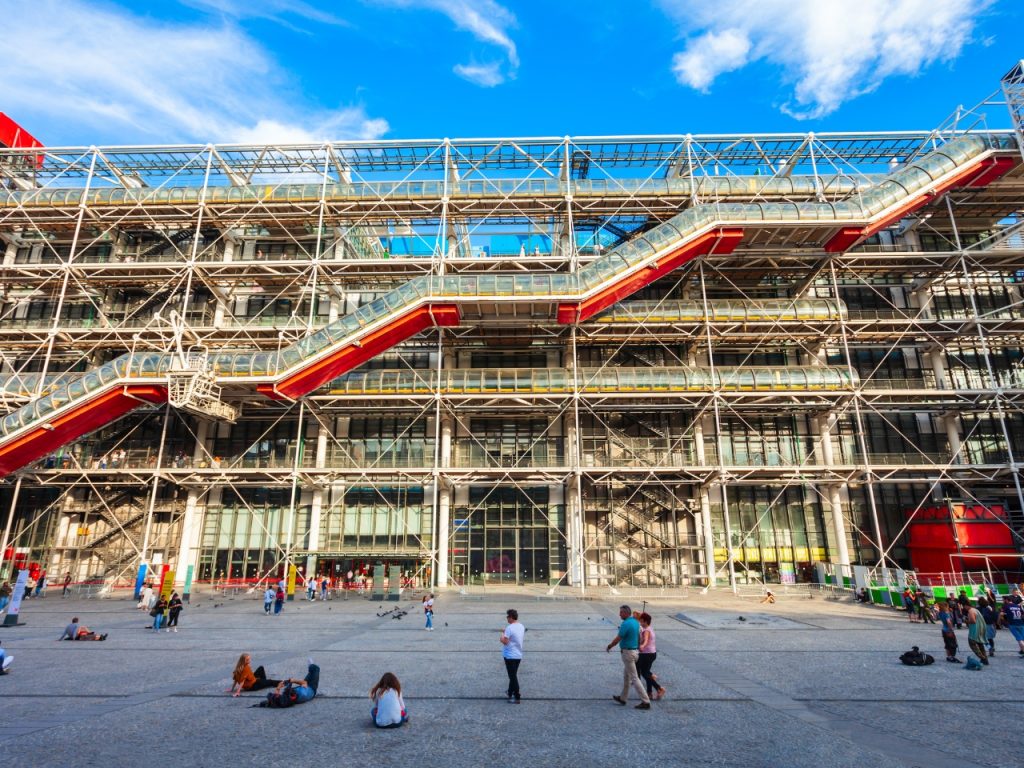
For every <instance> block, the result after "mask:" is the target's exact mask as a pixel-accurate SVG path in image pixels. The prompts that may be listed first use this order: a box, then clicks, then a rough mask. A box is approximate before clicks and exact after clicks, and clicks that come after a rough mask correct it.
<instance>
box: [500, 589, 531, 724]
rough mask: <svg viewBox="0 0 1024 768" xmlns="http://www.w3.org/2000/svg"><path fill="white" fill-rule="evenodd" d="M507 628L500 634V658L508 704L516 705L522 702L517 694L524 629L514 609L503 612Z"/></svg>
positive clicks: (524, 635)
mask: <svg viewBox="0 0 1024 768" xmlns="http://www.w3.org/2000/svg"><path fill="white" fill-rule="evenodd" d="M505 620H506V621H507V622H508V626H507V627H505V629H504V630H503V631H502V633H501V638H500V639H501V658H502V659H504V660H505V673H506V674H507V675H508V690H507V691H506V692H505V695H506V696H508V703H509V704H513V703H514V704H518V703H519V702H520V701H521V700H522V696H521V695H520V693H519V665H520V664H521V663H522V661H523V638H524V637H526V628H525V627H524V626H523V625H522V624H520V623H519V612H518V611H517V610H516V609H515V608H509V609H508V610H507V611H505Z"/></svg>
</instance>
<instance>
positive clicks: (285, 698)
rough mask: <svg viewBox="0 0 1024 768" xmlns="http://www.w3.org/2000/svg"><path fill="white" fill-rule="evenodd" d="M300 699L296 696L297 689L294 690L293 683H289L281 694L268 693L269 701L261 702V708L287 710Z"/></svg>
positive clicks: (275, 692)
mask: <svg viewBox="0 0 1024 768" xmlns="http://www.w3.org/2000/svg"><path fill="white" fill-rule="evenodd" d="M298 698H299V697H298V695H296V693H295V689H294V688H292V685H291V683H289V684H288V685H286V686H285V687H284V689H283V690H282V691H281V692H280V693H278V692H277V691H271V692H270V693H268V694H267V700H266V701H265V702H260V706H261V707H270V708H271V709H285V708H287V707H291V706H293V705H294V704H295V702H296V700H297V699H298Z"/></svg>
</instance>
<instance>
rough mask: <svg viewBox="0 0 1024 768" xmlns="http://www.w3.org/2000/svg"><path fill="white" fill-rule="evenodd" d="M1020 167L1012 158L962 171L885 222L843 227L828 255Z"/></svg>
mask: <svg viewBox="0 0 1024 768" xmlns="http://www.w3.org/2000/svg"><path fill="white" fill-rule="evenodd" d="M1014 165H1016V161H1015V160H1014V158H1012V157H983V158H981V159H980V160H977V161H975V162H973V163H971V164H970V165H967V166H965V167H963V168H962V169H960V171H959V173H956V174H954V175H953V176H951V177H949V178H948V179H946V180H945V181H944V182H942V184H938V185H936V186H935V187H932V188H931V189H929V190H928V191H927V192H923V193H921V194H919V195H915V196H914V197H912V198H910V199H909V200H905V201H904V202H903V204H902V205H900V206H899V207H898V208H896V209H895V210H893V211H892V212H891V213H889V214H888V215H886V217H885V218H884V219H880V220H879V221H876V222H874V223H873V224H869V225H868V226H866V227H843V228H841V229H840V230H839V231H838V232H837V233H836V234H834V235H833V236H832V238H831V239H830V240H829V241H828V242H827V243H825V252H826V253H842V252H843V251H847V250H849V249H850V248H852V247H853V246H854V245H856V244H857V243H858V242H860V241H861V240H862V239H863V238H865V237H871V235H873V234H875V233H876V232H880V231H881V230H883V229H885V228H886V227H888V226H891V225H892V224H895V223H896V222H897V221H899V220H900V219H902V218H903V217H904V216H906V215H907V214H910V213H913V212H914V211H916V210H917V209H918V208H921V207H923V206H925V205H927V204H928V203H930V202H932V201H933V200H937V199H938V198H939V197H941V196H942V195H944V194H945V193H946V192H948V191H949V190H951V189H953V188H954V187H984V186H987V185H988V184H991V183H992V182H993V181H995V180H996V179H998V178H999V177H1000V176H1002V175H1003V174H1004V173H1006V172H1007V171H1009V170H1010V169H1011V168H1013V167H1014Z"/></svg>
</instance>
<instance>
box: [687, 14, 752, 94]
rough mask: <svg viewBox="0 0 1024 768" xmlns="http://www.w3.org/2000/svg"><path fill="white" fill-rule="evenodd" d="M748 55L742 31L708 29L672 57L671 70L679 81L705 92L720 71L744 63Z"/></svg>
mask: <svg viewBox="0 0 1024 768" xmlns="http://www.w3.org/2000/svg"><path fill="white" fill-rule="evenodd" d="M749 54H750V38H748V37H747V35H746V33H745V32H743V31H742V30H738V29H726V30H723V31H722V32H708V33H706V34H704V35H701V36H700V37H698V38H697V39H696V40H694V41H693V42H691V43H690V45H688V46H687V47H686V50H685V51H682V52H681V53H677V54H676V55H675V56H674V57H673V58H672V71H673V72H675V74H676V79H677V80H679V82H681V83H684V84H685V85H688V86H690V87H691V88H696V89H697V90H700V91H704V92H705V93H706V92H707V90H708V86H710V85H711V83H713V82H714V80H715V78H716V77H718V76H719V75H720V74H722V73H723V72H732V71H733V70H735V69H739V68H740V67H742V66H744V65H745V64H746V63H747V57H748V55H749Z"/></svg>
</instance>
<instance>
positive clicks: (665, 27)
mask: <svg viewBox="0 0 1024 768" xmlns="http://www.w3.org/2000/svg"><path fill="white" fill-rule="evenodd" d="M3 7H4V11H3V14H4V20H5V30H4V31H3V32H2V33H0V61H3V62H4V70H3V75H2V77H0V111H3V112H6V113H8V114H9V115H11V116H12V117H13V118H14V119H15V120H17V121H18V122H20V123H21V124H22V125H23V126H24V127H25V128H27V129H28V130H29V131H31V132H33V133H35V134H36V135H37V136H38V138H40V139H41V140H42V141H43V142H44V143H45V144H49V145H51V146H56V145H88V144H168V143H195V142H201V143H205V142H208V141H213V142H256V143H262V142H279V141H319V140H323V139H335V140H343V139H351V138H365V139H372V138H388V139H413V138H439V137H444V136H450V137H477V136H517V135H518V136H534V135H549V136H561V135H565V134H571V135H605V134H616V135H622V134H625V135H636V134H652V133H687V132H691V133H712V132H729V133H739V132H780V131H812V130H813V131H829V130H846V131H851V130H898V129H927V128H931V127H934V126H936V125H937V124H939V123H940V122H942V121H943V120H944V119H945V118H946V117H947V116H948V115H949V114H950V113H951V112H952V111H953V110H954V109H955V108H956V107H957V105H958V104H963V105H965V106H973V105H974V104H976V103H977V102H979V101H980V100H982V99H983V98H985V97H986V96H988V95H989V94H990V93H992V92H993V91H994V90H996V89H997V88H998V84H999V83H998V81H999V77H1000V76H1001V75H1002V74H1003V73H1004V72H1005V71H1006V70H1008V69H1009V68H1010V67H1011V66H1012V65H1013V64H1014V62H1016V61H1017V60H1019V59H1020V58H1022V57H1024V44H1022V43H1021V35H1020V30H1022V29H1024V3H1021V2H1016V1H1015V0H715V2H708V1H707V0H629V1H628V2H627V1H626V0H619V1H615V0H543V1H542V0H520V1H513V0H344V1H339V2H320V1H318V0H180V1H175V0H164V1H163V2H120V3H119V2H113V1H111V0H104V1H103V2H100V1H98V0H5V2H4V6H3ZM1015 38H1016V39H1015ZM986 111H987V112H988V118H989V120H988V123H989V125H991V126H993V127H1005V126H1006V125H1008V122H1009V120H1008V117H1007V115H1006V111H1005V108H1004V107H999V106H989V107H988V108H987V110H986Z"/></svg>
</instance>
